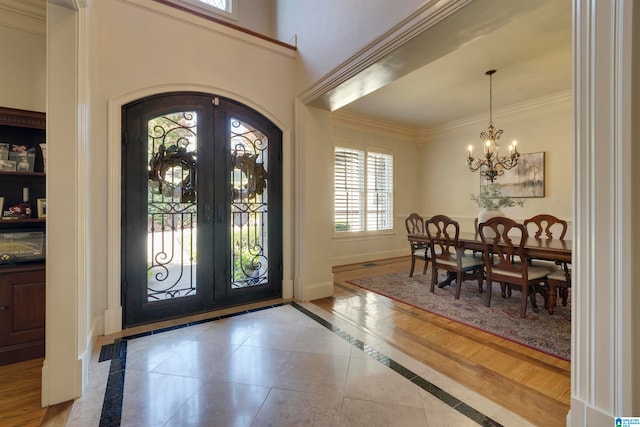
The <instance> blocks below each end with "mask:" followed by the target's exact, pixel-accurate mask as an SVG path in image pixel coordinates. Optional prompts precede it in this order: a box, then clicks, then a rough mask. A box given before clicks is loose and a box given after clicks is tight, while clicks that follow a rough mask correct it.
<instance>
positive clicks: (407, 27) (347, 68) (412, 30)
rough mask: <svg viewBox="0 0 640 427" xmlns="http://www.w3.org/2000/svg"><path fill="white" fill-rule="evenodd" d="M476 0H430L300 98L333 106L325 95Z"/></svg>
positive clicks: (323, 78)
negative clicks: (324, 97)
mask: <svg viewBox="0 0 640 427" xmlns="http://www.w3.org/2000/svg"><path fill="white" fill-rule="evenodd" d="M471 1H472V0H447V1H445V2H443V1H439V0H429V1H426V2H425V3H424V4H423V5H422V6H420V7H419V8H418V9H417V10H416V11H415V12H414V13H412V14H411V15H410V16H409V17H407V18H406V19H404V20H403V21H401V22H400V23H399V24H397V25H396V26H394V27H393V28H391V29H390V30H389V31H386V32H385V33H383V34H382V35H381V36H380V37H378V38H377V39H375V40H373V41H372V42H371V43H369V44H367V45H365V46H364V47H363V48H362V49H360V50H358V51H357V52H356V53H355V54H353V55H352V56H351V57H349V58H348V59H347V60H345V61H344V62H342V63H341V64H339V65H338V66H337V67H335V68H334V69H333V70H332V71H331V72H329V73H328V74H326V75H325V76H324V77H322V78H321V79H320V80H318V81H317V82H315V83H314V84H313V85H312V86H310V87H308V88H307V89H305V90H304V91H303V92H302V93H301V94H300V95H299V99H300V101H301V102H302V103H303V104H305V105H312V106H315V107H319V108H323V107H324V108H326V109H329V106H328V105H319V104H323V102H322V99H321V98H322V97H323V96H324V95H325V94H326V93H327V92H329V91H330V90H333V89H335V88H337V87H338V86H340V85H341V84H343V83H345V82H346V81H348V80H349V79H350V78H352V77H354V76H355V75H357V74H358V73H360V72H362V71H364V70H366V69H367V68H369V67H370V66H371V65H372V64H374V63H376V62H377V61H379V60H381V59H382V58H384V57H385V56H386V55H388V54H389V53H391V52H393V51H394V50H395V49H397V48H399V47H401V46H402V45H403V44H405V43H406V42H407V41H409V40H411V39H413V38H415V37H417V36H419V35H420V34H421V33H423V32H424V31H425V30H426V29H428V28H430V27H432V26H433V25H435V24H437V23H438V22H440V21H442V20H443V19H444V18H446V17H448V16H450V15H451V14H453V13H454V12H456V11H457V10H459V9H460V8H462V7H463V6H465V5H466V4H468V3H470V2H471Z"/></svg>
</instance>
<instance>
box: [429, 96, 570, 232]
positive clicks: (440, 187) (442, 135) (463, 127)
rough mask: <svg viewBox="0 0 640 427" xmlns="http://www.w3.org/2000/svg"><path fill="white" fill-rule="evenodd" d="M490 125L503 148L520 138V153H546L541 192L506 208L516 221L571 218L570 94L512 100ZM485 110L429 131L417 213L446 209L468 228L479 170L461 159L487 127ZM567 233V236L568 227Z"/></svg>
mask: <svg viewBox="0 0 640 427" xmlns="http://www.w3.org/2000/svg"><path fill="white" fill-rule="evenodd" d="M493 122H494V126H495V127H496V128H497V129H502V130H504V134H503V136H502V139H501V140H500V142H502V144H501V145H502V146H503V147H506V146H507V145H508V143H510V142H511V140H512V139H517V140H518V147H519V151H520V152H521V153H523V154H524V153H537V152H544V153H545V197H544V198H527V199H525V205H524V207H517V206H516V207H512V208H504V209H502V210H503V212H504V213H505V214H506V215H507V216H511V217H513V218H515V219H518V220H523V219H526V218H529V217H531V216H533V215H535V214H538V213H549V214H552V215H555V216H557V217H559V218H562V219H565V220H567V221H569V222H571V219H572V199H571V195H572V186H571V97H570V94H568V93H566V94H565V93H562V94H557V95H556V96H551V97H548V98H545V99H538V100H532V101H530V102H527V103H524V104H519V105H513V106H510V107H507V108H503V109H500V110H497V111H494V115H493ZM487 126H488V114H482V115H479V116H476V117H471V118H468V119H466V120H465V119H463V120H460V121H457V122H456V123H450V124H448V125H447V126H443V127H441V128H440V129H434V130H432V131H431V133H429V136H428V137H427V142H426V144H425V147H424V149H423V151H422V160H421V173H423V174H424V175H426V176H427V177H428V179H426V180H425V187H424V193H422V194H421V198H420V200H421V205H420V212H421V213H422V214H423V215H424V216H431V215H435V214H440V213H444V214H447V215H449V216H451V217H454V218H457V219H458V220H459V221H460V222H461V227H462V228H463V230H465V229H466V230H471V229H472V227H473V219H474V218H475V217H476V216H477V214H478V211H479V208H478V207H477V206H476V205H475V204H474V202H472V201H471V200H470V195H471V194H472V193H473V194H477V193H478V191H479V188H480V177H479V172H475V173H471V172H470V171H469V169H468V167H467V165H466V163H465V158H466V156H467V147H468V146H469V145H470V144H473V145H474V152H475V154H476V155H477V154H478V153H479V152H481V149H482V148H481V147H482V146H481V141H480V137H479V135H480V132H481V131H484V130H486V129H487ZM567 238H571V227H570V232H569V235H568V236H567Z"/></svg>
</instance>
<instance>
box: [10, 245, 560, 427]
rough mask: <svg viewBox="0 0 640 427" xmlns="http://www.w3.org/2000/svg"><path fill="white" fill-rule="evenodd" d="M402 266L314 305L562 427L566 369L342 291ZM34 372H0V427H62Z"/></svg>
mask: <svg viewBox="0 0 640 427" xmlns="http://www.w3.org/2000/svg"><path fill="white" fill-rule="evenodd" d="M409 262H410V260H409V258H408V257H403V258H394V259H388V260H380V261H375V262H371V263H365V264H353V265H347V266H341V267H336V268H334V270H333V271H334V280H335V291H334V295H333V297H330V298H323V299H320V300H316V301H313V303H315V304H316V305H317V306H318V307H320V308H322V309H324V310H326V311H328V312H331V313H333V314H334V315H336V316H339V317H340V318H342V319H344V320H345V321H348V322H351V323H353V324H358V325H360V326H361V327H363V328H365V329H367V331H368V332H369V333H371V334H374V335H375V336H377V337H379V338H381V339H384V340H385V341H386V342H388V343H389V344H391V345H393V346H394V347H396V348H398V349H401V350H402V351H404V352H405V353H407V354H408V355H410V356H412V357H413V358H415V359H417V360H420V361H422V362H423V363H425V364H427V365H429V366H431V367H432V368H434V369H436V370H437V371H439V372H441V373H442V374H444V375H446V376H448V377H449V378H451V379H453V380H455V381H457V382H459V383H461V384H463V385H465V386H466V387H468V388H470V389H472V390H474V391H476V392H478V393H480V394H482V395H483V396H485V397H487V398H489V399H491V400H494V401H495V402H498V403H499V404H500V405H502V406H504V407H506V408H508V409H509V410H511V411H513V412H515V413H517V414H519V415H521V416H522V417H524V418H526V419H527V420H529V421H531V422H532V423H534V424H536V425H541V426H542V425H543V426H564V425H565V424H566V423H565V417H566V414H567V412H568V411H569V403H570V397H571V391H570V381H571V380H570V371H571V368H570V363H569V362H567V361H564V360H561V359H558V358H555V357H553V356H549V355H546V354H544V353H540V352H538V351H535V350H532V349H530V348H528V347H524V346H521V345H519V344H516V343H514V342H511V341H507V340H504V339H501V338H498V337H496V336H493V335H490V334H487V333H484V332H481V331H478V330H477V329H474V328H470V327H467V326H464V325H462V324H459V323H456V322H453V321H451V320H448V319H444V318H442V317H439V316H436V315H433V314H430V313H427V312H425V311H422V310H419V309H416V308H414V307H411V306H409V305H406V304H403V303H400V302H397V301H394V300H391V299H389V298H386V297H383V296H381V295H378V294H375V293H373V292H369V291H366V290H364V289H362V288H358V287H357V286H353V285H350V284H349V283H347V280H352V279H357V278H362V277H367V276H375V275H379V274H385V273H390V272H392V271H407V274H408V267H409ZM420 272H421V266H416V274H420ZM41 368H42V359H34V360H30V361H26V362H21V363H16V364H13V365H7V366H0V378H2V381H0V426H16V425H20V426H39V425H47V426H62V425H64V424H65V422H66V417H67V416H68V413H69V411H70V407H71V402H68V403H67V404H61V405H56V406H54V407H50V408H48V410H47V408H44V409H43V408H40V387H41V386H40V384H41Z"/></svg>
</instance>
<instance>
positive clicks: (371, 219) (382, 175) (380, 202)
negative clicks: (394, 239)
mask: <svg viewBox="0 0 640 427" xmlns="http://www.w3.org/2000/svg"><path fill="white" fill-rule="evenodd" d="M391 228H393V157H392V156H391V155H389V154H381V153H372V152H369V153H367V230H389V229H391Z"/></svg>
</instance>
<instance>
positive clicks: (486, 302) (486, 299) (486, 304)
mask: <svg viewBox="0 0 640 427" xmlns="http://www.w3.org/2000/svg"><path fill="white" fill-rule="evenodd" d="M491 285H492V283H491V279H490V278H489V277H487V296H486V297H485V299H484V305H485V307H490V306H491V289H493V286H491Z"/></svg>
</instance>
